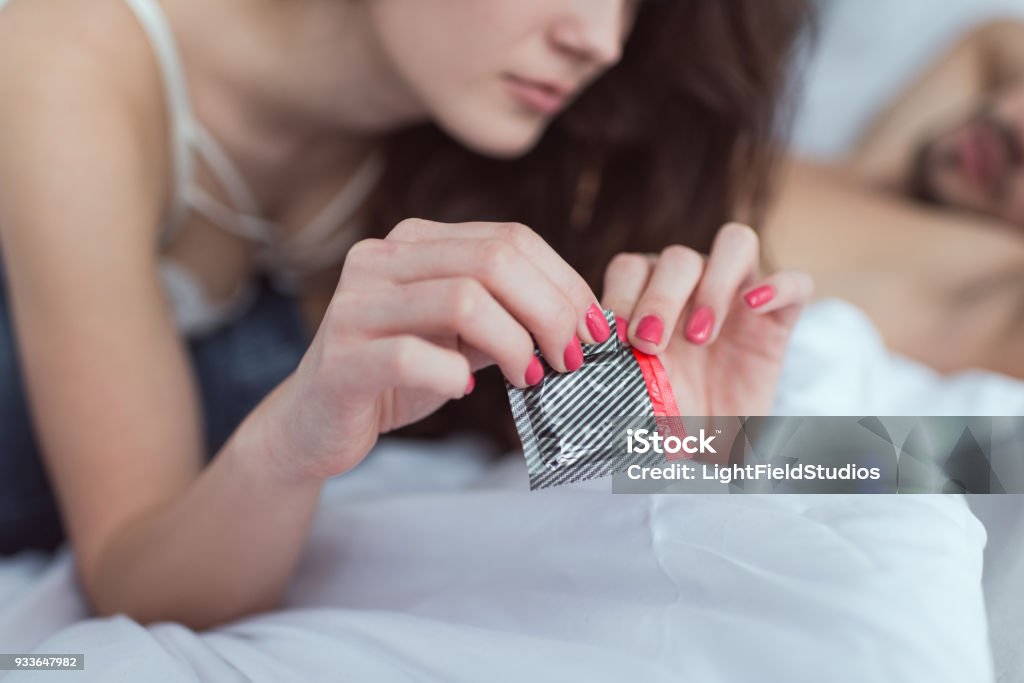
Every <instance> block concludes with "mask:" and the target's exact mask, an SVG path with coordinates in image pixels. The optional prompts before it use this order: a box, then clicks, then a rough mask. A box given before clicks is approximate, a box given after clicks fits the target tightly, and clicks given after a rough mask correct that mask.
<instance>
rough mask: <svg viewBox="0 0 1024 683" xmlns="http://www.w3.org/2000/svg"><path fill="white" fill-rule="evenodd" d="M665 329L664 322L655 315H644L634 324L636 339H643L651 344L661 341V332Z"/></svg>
mask: <svg viewBox="0 0 1024 683" xmlns="http://www.w3.org/2000/svg"><path fill="white" fill-rule="evenodd" d="M664 331H665V324H664V323H663V322H661V318H659V317H658V316H656V315H645V316H644V317H643V318H641V319H640V324H639V325H637V326H636V336H637V339H643V340H644V341H646V342H651V343H652V344H660V343H661V334H662V332H664Z"/></svg>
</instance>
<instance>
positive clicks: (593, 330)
mask: <svg viewBox="0 0 1024 683" xmlns="http://www.w3.org/2000/svg"><path fill="white" fill-rule="evenodd" d="M587 329H588V330H590V336H591V337H593V338H594V341H595V342H597V343H598V344H600V343H601V342H603V341H606V340H607V339H608V337H610V336H612V331H611V329H610V328H609V327H608V319H607V318H605V317H604V313H602V312H601V309H600V308H598V307H597V304H590V308H588V309H587Z"/></svg>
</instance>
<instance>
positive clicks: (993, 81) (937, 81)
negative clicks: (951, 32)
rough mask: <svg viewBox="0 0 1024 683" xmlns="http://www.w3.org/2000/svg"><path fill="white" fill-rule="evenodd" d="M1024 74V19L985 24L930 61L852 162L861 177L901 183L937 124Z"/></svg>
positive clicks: (884, 183) (888, 184) (963, 112)
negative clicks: (919, 149) (925, 138)
mask: <svg viewBox="0 0 1024 683" xmlns="http://www.w3.org/2000/svg"><path fill="white" fill-rule="evenodd" d="M1022 79H1024V22H1020V21H1014V20H1002V21H995V22H990V23H986V24H983V25H981V26H979V27H977V28H975V29H974V30H972V31H970V32H969V33H968V34H967V35H965V36H964V37H963V38H961V39H960V40H959V41H957V43H956V44H955V45H954V46H953V47H952V48H951V49H950V50H948V51H947V52H946V53H945V54H943V55H942V57H941V58H940V59H939V60H938V61H936V62H934V63H933V64H932V65H931V66H930V67H928V68H927V69H926V70H925V71H924V73H923V74H921V76H919V77H918V79H917V80H916V81H915V82H914V83H913V84H912V85H911V86H910V87H909V88H907V89H906V90H905V91H904V92H903V94H902V95H900V96H899V97H898V98H897V99H896V100H895V101H894V102H892V103H891V104H890V105H889V107H888V108H887V109H885V110H884V111H883V112H882V113H881V114H880V115H879V116H878V117H877V118H876V119H875V121H874V122H873V123H872V124H871V126H870V127H869V128H868V130H867V132H866V134H865V135H864V136H863V137H862V138H861V141H860V142H859V143H858V144H857V146H856V148H855V149H854V151H853V153H852V155H851V158H850V166H851V169H852V170H853V172H854V173H855V174H856V175H857V176H859V177H860V178H862V179H864V180H866V181H868V182H870V183H872V184H874V185H879V186H884V187H889V188H893V189H902V188H903V184H904V182H905V177H906V175H907V169H908V168H909V165H910V162H911V159H912V157H913V154H914V151H915V149H916V148H917V145H918V143H919V141H920V140H921V138H922V136H923V135H925V134H927V132H928V131H929V130H930V129H932V128H934V127H935V126H942V125H947V124H949V123H950V122H952V121H955V120H956V119H957V118H958V117H963V116H966V115H968V114H969V113H970V112H971V111H972V110H973V109H975V108H976V107H977V106H978V105H979V104H980V103H981V101H982V98H984V97H985V96H986V94H989V93H993V92H997V91H999V90H1000V89H1002V88H1004V87H1005V86H1006V85H1007V84H1009V83H1013V82H1015V81H1020V80H1022Z"/></svg>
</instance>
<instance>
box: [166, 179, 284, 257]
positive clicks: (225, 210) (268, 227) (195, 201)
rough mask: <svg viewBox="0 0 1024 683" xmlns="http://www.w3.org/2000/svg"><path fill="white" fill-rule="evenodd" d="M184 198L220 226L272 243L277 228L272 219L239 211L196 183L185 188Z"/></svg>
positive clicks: (248, 237)
mask: <svg viewBox="0 0 1024 683" xmlns="http://www.w3.org/2000/svg"><path fill="white" fill-rule="evenodd" d="M184 199H185V202H186V203H187V205H188V206H190V207H191V208H193V209H195V211H196V212H197V213H199V214H201V215H202V216H203V217H204V218H206V219H207V220H208V221H210V222H211V223H213V224H214V225H216V226H217V227H218V228H221V229H222V230H224V231H226V232H230V233H232V234H234V235H238V236H239V237H242V238H244V239H248V240H252V241H254V242H259V243H262V244H263V245H265V246H269V245H270V243H271V239H272V236H273V233H274V229H275V225H274V224H273V223H272V222H271V221H268V220H266V219H264V218H261V217H259V216H252V215H249V214H243V213H239V212H238V211H236V210H234V209H232V208H230V207H228V206H225V205H224V204H223V203H222V202H220V201H219V200H217V199H216V198H215V197H213V195H211V194H210V193H209V192H207V191H206V190H204V189H203V188H201V187H199V186H198V185H196V184H194V183H193V184H191V185H189V186H188V187H186V188H185V195H184Z"/></svg>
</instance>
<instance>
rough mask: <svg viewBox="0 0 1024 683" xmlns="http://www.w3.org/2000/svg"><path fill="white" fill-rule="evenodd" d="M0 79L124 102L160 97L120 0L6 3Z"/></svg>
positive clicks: (142, 42) (136, 29)
mask: <svg viewBox="0 0 1024 683" xmlns="http://www.w3.org/2000/svg"><path fill="white" fill-rule="evenodd" d="M0 78H3V79H4V80H8V81H10V80H12V79H13V80H16V81H17V82H18V83H20V84H22V85H28V84H32V83H38V84H39V86H40V89H47V90H49V89H52V88H61V89H62V90H68V91H75V90H79V91H82V92H87V91H92V92H95V94H96V96H97V97H107V98H109V97H112V96H114V97H117V96H123V97H124V98H125V101H126V102H130V101H135V102H140V101H145V100H148V99H152V98H154V97H156V96H159V94H160V79H159V71H158V68H157V65H156V62H155V58H154V55H153V53H152V49H151V47H150V45H149V41H148V39H147V37H146V34H145V32H144V31H143V30H142V27H141V25H140V23H139V21H138V19H137V18H136V16H135V14H134V13H133V11H132V9H131V7H130V6H129V5H128V3H127V2H126V1H125V0H88V1H84V0H8V2H7V4H6V5H5V6H3V9H0ZM82 86H86V87H85V88H83V87H82Z"/></svg>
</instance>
